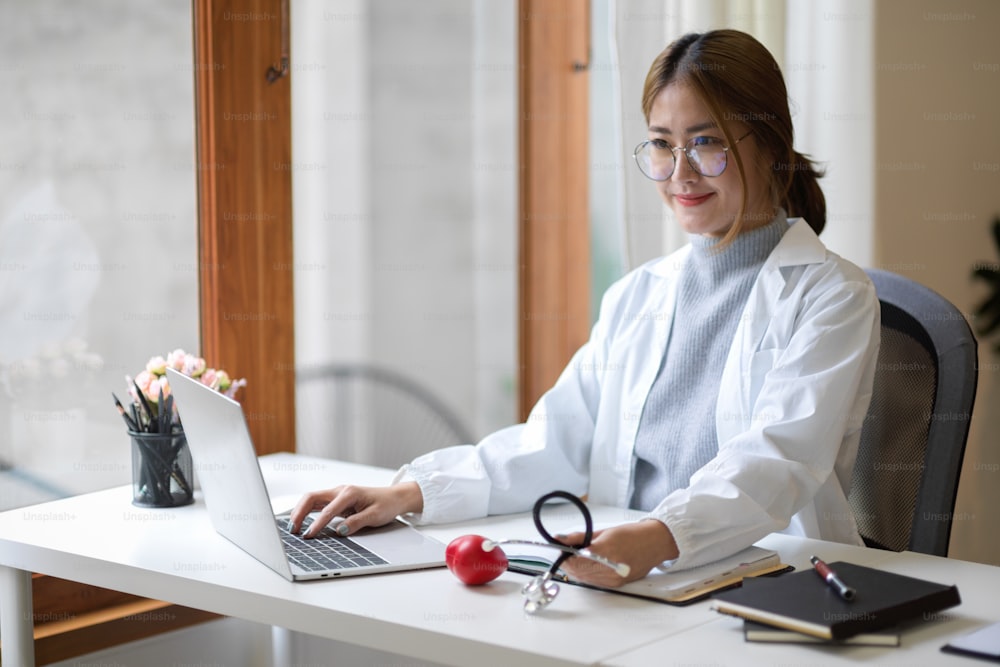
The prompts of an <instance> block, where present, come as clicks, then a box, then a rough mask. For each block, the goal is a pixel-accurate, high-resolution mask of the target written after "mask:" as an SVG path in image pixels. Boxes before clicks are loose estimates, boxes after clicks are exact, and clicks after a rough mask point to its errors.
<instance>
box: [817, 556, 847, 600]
mask: <svg viewBox="0 0 1000 667" xmlns="http://www.w3.org/2000/svg"><path fill="white" fill-rule="evenodd" d="M809 562H810V563H812V564H813V567H814V568H816V572H817V573H818V574H819V576H820V577H821V578H822V579H823V581H825V582H826V583H827V585H828V586H830V588H832V589H833V590H835V591H837V595H839V596H840V597H842V598H844V599H845V600H847V601H848V602H850V601H851V600H853V599H854V596H855V595H856V594H857V593H856V591H855V590H854V589H853V588H851V587H850V586H848V585H847V584H845V583H844V580H843V579H841V578H840V577H839V576H837V573H836V572H834V571H833V570H831V569H830V566H829V565H827V564H826V563H824V562H823V561H821V560H820V559H819V558H817V557H816V556H810V557H809Z"/></svg>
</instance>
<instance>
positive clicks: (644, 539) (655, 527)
mask: <svg viewBox="0 0 1000 667" xmlns="http://www.w3.org/2000/svg"><path fill="white" fill-rule="evenodd" d="M582 540H583V533H573V534H571V535H564V536H560V541H561V542H562V543H563V544H579V543H580V542H581V541H582ZM589 549H590V551H591V552H592V553H594V554H597V555H598V556H603V557H605V558H607V559H608V560H611V561H614V562H616V563H626V564H627V565H628V566H629V568H630V571H629V574H628V576H627V577H622V576H619V575H618V574H617V573H616V572H615V571H614V570H612V569H611V568H610V567H607V566H606V565H601V564H600V563H597V562H595V561H592V560H590V559H587V558H580V557H573V558H570V559H569V560H567V561H566V562H565V563H563V565H562V569H563V570H564V571H566V572H567V573H568V574H570V575H572V576H573V577H575V578H577V579H579V580H581V581H583V582H586V583H588V584H594V585H595V586H604V587H610V588H614V587H618V586H621V585H622V584H626V583H628V582H630V581H635V580H637V579H642V578H643V577H645V576H646V575H647V574H649V571H650V570H652V569H653V568H654V567H656V566H657V565H659V564H660V563H662V562H663V561H665V560H671V559H673V558H677V555H678V552H677V543H676V542H674V536H673V534H672V533H671V532H670V529H669V528H667V526H666V525H665V524H663V523H662V522H660V521H657V520H655V519H647V520H643V521H637V522H635V523H626V524H622V525H620V526H615V527H613V528H606V529H604V530H598V531H594V539H593V541H592V542H591V543H590V547H589Z"/></svg>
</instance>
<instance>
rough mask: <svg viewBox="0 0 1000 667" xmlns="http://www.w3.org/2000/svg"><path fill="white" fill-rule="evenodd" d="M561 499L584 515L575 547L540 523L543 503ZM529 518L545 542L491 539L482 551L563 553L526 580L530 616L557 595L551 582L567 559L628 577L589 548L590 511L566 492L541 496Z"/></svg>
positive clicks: (620, 566) (623, 568)
mask: <svg viewBox="0 0 1000 667" xmlns="http://www.w3.org/2000/svg"><path fill="white" fill-rule="evenodd" d="M556 498H560V499H562V500H567V501H569V502H570V503H572V504H573V505H574V506H576V508H577V509H578V510H580V514H582V515H583V522H584V531H583V540H582V541H581V542H580V543H579V544H577V545H575V546H570V545H567V544H563V543H562V542H560V541H559V540H557V539H556V538H555V537H553V536H552V535H551V534H550V533H549V531H548V530H546V529H545V525H544V524H543V523H542V508H543V507H544V505H545V503H547V502H548V501H550V500H553V499H556ZM531 518H532V520H533V521H534V522H535V528H536V529H537V530H538V534H539V535H541V536H542V537H543V538H544V539H545V542H537V541H534V540H490V539H487V540H485V541H484V542H483V545H482V548H483V551H492V550H493V549H495V548H496V547H498V546H500V545H502V544H522V545H531V546H540V547H549V548H552V549H558V550H559V551H561V552H562V553H560V554H559V557H558V558H556V559H555V561H554V562H553V563H552V566H551V567H549V569H548V570H547V571H546V572H545V573H543V574H540V575H538V576H536V577H534V578H532V580H531V581H529V582H528V583H527V584H525V585H524V587H523V588H522V589H521V594H522V595H524V611H525V612H527V613H529V614H534V613H536V612H538V611H540V610H541V609H544V608H545V607H547V606H548V605H549V604H550V603H551V602H552V601H553V600H555V599H556V595H558V594H559V584H557V583H556V582H555V581H553V579H554V578H555V577H556V572H558V571H559V568H560V567H562V564H563V563H565V562H566V561H567V560H568V559H570V558H572V557H573V556H579V557H580V558H587V559H589V560H592V561H594V562H596V563H600V564H601V565H605V566H607V567H610V568H611V569H613V570H614V571H615V572H616V573H617V574H618V575H619V576H622V577H627V576H628V574H629V566H628V565H626V564H625V563H616V562H614V561H610V560H608V559H607V558H605V557H603V556H599V555H598V554H595V553H592V552H591V551H590V549H589V548H588V547H590V542H591V540H592V539H593V537H594V521H593V518H592V517H591V515H590V510H589V509H587V506H586V505H584V504H583V501H582V500H580V499H579V498H577V497H576V496H574V495H573V494H571V493H568V492H566V491H552V492H551V493H546V494H545V495H544V496H542V497H541V498H539V499H538V500H537V501H535V506H534V507H533V508H532V510H531Z"/></svg>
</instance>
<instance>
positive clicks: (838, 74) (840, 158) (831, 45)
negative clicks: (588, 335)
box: [594, 0, 875, 270]
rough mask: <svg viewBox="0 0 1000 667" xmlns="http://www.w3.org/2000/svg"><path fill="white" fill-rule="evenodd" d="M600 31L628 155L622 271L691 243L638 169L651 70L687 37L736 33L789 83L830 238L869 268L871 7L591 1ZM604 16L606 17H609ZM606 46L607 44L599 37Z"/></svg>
mask: <svg viewBox="0 0 1000 667" xmlns="http://www.w3.org/2000/svg"><path fill="white" fill-rule="evenodd" d="M594 11H595V30H600V29H602V28H603V29H606V30H607V35H608V37H607V49H608V54H607V58H608V62H609V63H610V66H609V67H607V68H606V69H607V71H606V72H605V71H603V69H598V70H597V71H595V73H594V76H595V79H596V80H598V81H600V80H601V79H602V77H606V78H608V79H610V87H611V88H612V89H613V90H614V94H613V95H612V96H611V98H610V100H609V101H608V102H607V103H608V104H612V105H615V109H614V115H615V118H616V124H615V126H614V127H611V128H603V130H602V129H598V130H595V133H599V132H601V131H603V132H605V133H613V134H614V142H615V144H616V148H617V153H618V154H619V155H621V156H623V157H624V160H623V161H624V169H623V170H622V171H621V172H620V174H619V178H618V183H617V184H616V188H615V198H616V202H617V211H616V213H617V215H616V218H617V219H616V220H615V221H614V225H615V226H616V227H617V228H618V230H619V232H620V237H621V239H622V241H621V244H622V247H623V253H622V254H623V264H625V269H626V270H627V269H628V268H631V267H634V266H637V265H638V264H641V263H642V262H643V261H645V260H647V259H650V258H652V257H655V256H657V255H660V254H663V253H667V252H670V251H672V250H674V249H676V248H678V247H679V246H681V245H683V244H684V243H685V242H686V238H685V235H684V234H683V232H681V231H680V230H679V229H678V228H677V226H676V225H675V224H673V220H672V219H671V216H670V214H669V211H667V210H665V208H664V207H663V205H662V204H661V202H660V199H659V197H658V196H657V194H656V192H655V190H654V189H653V188H652V187H650V184H649V182H648V181H646V179H645V178H643V176H642V175H641V174H640V173H639V172H638V170H637V169H635V166H634V165H633V164H631V162H632V160H631V154H632V149H633V148H634V146H635V145H636V144H637V143H638V142H639V141H641V140H642V139H644V138H645V136H646V129H645V119H644V118H643V117H642V112H641V110H640V105H639V100H640V98H641V94H642V84H643V80H644V78H645V75H646V72H647V70H648V68H649V64H650V63H651V62H652V60H653V58H654V57H655V56H656V55H657V54H658V53H659V52H660V51H661V50H663V48H664V47H665V46H666V45H667V44H668V43H670V42H671V41H672V40H674V39H675V38H677V37H679V36H680V35H682V34H684V33H687V32H691V31H696V32H703V31H706V30H712V29H717V28H734V29H737V30H743V31H745V32H748V33H750V34H752V35H754V36H755V37H756V38H757V39H759V40H760V41H761V42H762V43H763V44H764V45H765V46H767V47H768V49H769V50H770V51H771V53H772V54H774V56H775V59H776V60H777V61H778V64H779V65H780V66H781V68H782V71H783V72H784V75H785V80H786V82H787V84H788V91H789V101H790V104H791V108H792V115H793V121H794V123H795V130H796V148H797V150H799V151H800V152H804V153H806V154H808V155H810V156H811V157H812V158H813V159H815V160H817V161H819V162H820V164H822V165H823V166H825V167H826V170H827V175H826V177H825V178H824V179H823V180H822V181H821V183H822V186H823V189H824V192H825V194H826V198H827V211H828V224H827V229H826V231H824V233H823V240H824V241H825V242H826V244H827V245H828V246H830V247H831V249H833V250H834V251H835V252H838V253H840V254H841V255H844V256H845V257H847V258H848V259H851V260H852V261H854V262H855V263H857V264H860V265H862V266H867V265H870V264H871V262H872V252H873V250H872V238H873V231H872V229H873V221H872V211H873V208H874V203H873V188H872V180H873V174H874V168H875V166H874V151H873V150H872V148H871V138H872V127H873V123H874V113H873V88H872V76H873V75H872V72H873V69H874V68H873V56H872V52H873V47H872V20H871V17H872V13H871V6H870V0H840V1H834V0H819V1H816V2H809V3H803V2H794V1H790V0H628V1H627V2H625V1H619V0H605V1H604V2H595V3H594ZM605 12H606V15H604V16H602V15H601V14H602V13H605ZM595 44H597V45H600V44H601V40H600V39H595Z"/></svg>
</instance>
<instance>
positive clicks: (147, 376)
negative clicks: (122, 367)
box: [129, 371, 160, 402]
mask: <svg viewBox="0 0 1000 667" xmlns="http://www.w3.org/2000/svg"><path fill="white" fill-rule="evenodd" d="M135 384H136V385H138V387H139V391H141V392H142V395H143V396H145V397H146V399H147V400H151V401H154V402H155V401H156V400H157V399H158V398H159V393H160V383H159V381H158V380H157V377H156V376H155V375H153V374H152V373H150V372H149V371H140V372H139V374H138V375H136V376H135ZM129 393H130V394H132V398H134V399H135V400H136V401H139V397H138V396H136V395H135V389H134V387H132V386H129ZM140 402H141V401H140Z"/></svg>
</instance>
